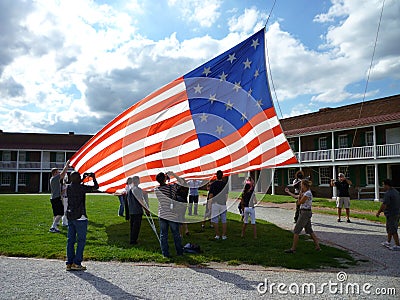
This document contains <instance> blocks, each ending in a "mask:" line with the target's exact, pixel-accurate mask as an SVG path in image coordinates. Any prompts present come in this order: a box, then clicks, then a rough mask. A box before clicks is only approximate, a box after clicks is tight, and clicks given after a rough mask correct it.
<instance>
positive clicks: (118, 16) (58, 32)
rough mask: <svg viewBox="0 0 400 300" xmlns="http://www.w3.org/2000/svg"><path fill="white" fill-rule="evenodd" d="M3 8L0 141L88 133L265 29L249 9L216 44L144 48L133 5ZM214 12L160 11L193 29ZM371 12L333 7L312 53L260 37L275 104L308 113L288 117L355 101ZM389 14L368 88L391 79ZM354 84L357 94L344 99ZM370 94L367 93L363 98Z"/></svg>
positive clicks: (393, 57)
mask: <svg viewBox="0 0 400 300" xmlns="http://www.w3.org/2000/svg"><path fill="white" fill-rule="evenodd" d="M353 2H354V4H353ZM364 2H368V3H364ZM10 3H11V4H10V5H8V6H4V5H3V6H2V3H0V97H1V98H0V112H2V117H1V118H0V122H1V123H0V126H1V127H0V129H2V130H5V131H28V130H29V131H37V132H41V131H50V132H68V131H75V132H77V133H79V132H81V133H83V132H85V133H94V132H96V131H97V130H99V129H100V128H101V127H103V126H104V125H105V123H106V122H108V121H110V120H111V119H112V118H113V117H115V116H116V115H117V114H118V113H120V112H122V111H123V110H124V109H125V108H127V107H129V106H131V105H132V104H134V103H135V102H136V101H138V100H140V99H142V98H143V97H145V96H146V95H147V94H149V93H151V92H152V91H154V90H156V89H157V88H159V87H160V86H162V85H164V84H166V83H168V82H170V81H171V80H173V79H175V78H177V77H179V76H181V75H183V74H185V73H186V72H188V71H190V70H191V69H193V68H194V67H196V66H198V65H200V64H202V63H204V62H205V61H207V60H208V59H211V58H213V57H214V56H216V55H217V54H219V53H222V52H223V51H225V50H228V49H229V48H231V47H232V46H233V45H235V44H237V43H238V42H240V41H242V40H243V39H244V38H246V37H247V36H248V35H249V34H251V33H253V32H255V30H257V29H260V28H262V27H263V26H264V23H265V20H266V15H265V14H264V13H262V12H260V11H258V10H257V9H256V8H248V9H235V10H231V11H230V13H229V15H231V14H235V15H234V16H233V17H231V18H230V19H229V20H227V22H228V26H229V33H228V34H227V35H226V36H225V37H223V38H219V39H217V38H213V37H212V36H211V35H203V36H197V37H193V38H190V39H186V40H179V38H178V36H180V34H179V31H178V32H177V33H174V32H172V33H171V32H169V33H168V34H165V36H163V37H161V38H159V39H151V38H148V37H145V36H144V34H143V33H139V32H138V29H137V28H136V25H135V22H136V21H135V17H134V14H135V9H136V10H137V13H141V14H143V13H145V12H144V11H143V10H140V9H141V6H140V2H139V1H134V0H132V1H131V2H130V3H128V4H127V5H130V7H131V10H129V9H127V10H125V9H121V8H119V9H118V8H116V7H111V6H109V5H99V4H96V2H94V1H91V0H79V1H78V0H74V1H68V2H67V1H61V2H53V1H45V0H39V1H36V2H34V4H29V5H28V4H27V2H25V1H22V2H21V3H20V2H18V1H12V2H10ZM221 3H222V2H221V1H183V0H170V1H169V5H170V6H172V7H174V8H177V9H178V7H181V9H182V16H185V14H187V15H188V18H189V19H190V21H191V22H196V23H198V24H199V25H200V26H203V27H207V26H211V25H212V24H214V25H215V23H214V22H215V21H216V20H217V19H218V18H219V15H220V12H219V11H220V9H221ZM371 3H372V4H371ZM379 3H380V2H379V1H361V0H351V1H348V0H343V1H333V6H332V8H331V9H329V11H328V12H327V13H326V14H325V15H324V14H320V15H318V16H316V17H315V19H314V20H315V21H316V22H319V23H321V22H328V21H329V22H330V24H329V25H330V27H329V28H328V29H327V30H326V32H325V34H324V35H323V37H324V39H323V41H324V44H322V45H320V46H321V47H319V48H318V49H316V50H311V49H308V48H307V47H305V46H304V44H303V43H302V41H301V40H299V39H298V38H295V37H294V36H293V35H292V34H290V33H289V32H287V31H285V30H283V29H282V28H281V25H280V23H279V22H281V21H277V22H275V23H274V24H272V25H271V26H270V27H269V28H268V31H267V41H268V50H269V57H270V63H271V68H272V75H273V79H274V84H275V87H276V89H277V91H276V92H277V94H278V99H279V101H281V100H282V101H285V100H288V99H293V98H296V97H299V96H301V97H302V98H303V99H304V98H305V95H307V96H309V97H310V103H311V106H308V105H304V104H302V103H300V104H299V105H297V106H295V107H293V108H292V111H291V113H290V115H293V114H299V113H304V112H309V109H310V108H312V107H317V106H318V104H319V103H334V102H336V103H340V102H341V101H343V100H344V99H361V98H362V97H363V93H362V92H363V88H362V86H361V85H362V84H363V82H364V80H365V78H366V74H367V70H368V67H369V64H370V59H371V55H372V44H373V41H374V38H375V32H376V27H377V21H378V17H379V13H380V6H379V5H378V4H379ZM399 11H400V4H399V2H398V1H394V0H386V7H385V11H384V17H383V22H382V24H381V32H380V35H379V41H378V45H377V52H376V57H375V62H374V69H373V70H372V73H371V80H377V79H385V78H393V79H397V80H398V79H400V78H399V76H400V75H399V74H400V63H399V62H400V49H399V48H398V46H397V44H396V43H394V42H393V41H398V40H400V36H399V34H400V33H399V30H398V28H400V20H399V18H398V12H399ZM195 12H197V13H195ZM203 12H206V13H204V14H203ZM338 20H339V21H338ZM142 34H143V35H142ZM360 82H361V83H360ZM354 83H357V84H358V85H360V86H361V88H360V89H359V90H356V91H355V90H354V89H350V88H349V85H350V84H354ZM378 92H379V90H377V89H376V88H374V90H373V91H368V94H367V95H368V96H373V95H376V94H378ZM323 105H325V104H323ZM3 112H4V113H3ZM5 118H6V120H5ZM4 120H5V121H4ZM82 124H84V126H82Z"/></svg>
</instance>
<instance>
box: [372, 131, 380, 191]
mask: <svg viewBox="0 0 400 300" xmlns="http://www.w3.org/2000/svg"><path fill="white" fill-rule="evenodd" d="M372 137H373V141H374V159H376V130H375V125H374V126H372ZM375 171H376V170H375ZM378 198H379V197H378Z"/></svg>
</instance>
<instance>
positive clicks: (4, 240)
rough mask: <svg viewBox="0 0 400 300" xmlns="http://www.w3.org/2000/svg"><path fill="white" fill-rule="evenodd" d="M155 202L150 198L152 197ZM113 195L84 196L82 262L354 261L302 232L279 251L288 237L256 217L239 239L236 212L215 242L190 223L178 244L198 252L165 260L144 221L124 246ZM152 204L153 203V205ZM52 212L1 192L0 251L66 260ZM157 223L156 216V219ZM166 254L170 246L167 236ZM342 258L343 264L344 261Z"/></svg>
mask: <svg viewBox="0 0 400 300" xmlns="http://www.w3.org/2000/svg"><path fill="white" fill-rule="evenodd" d="M151 202H152V205H154V203H155V201H151ZM118 206H119V201H118V198H117V197H115V196H111V195H88V196H87V212H88V216H89V227H88V234H87V244H86V248H85V253H84V259H85V260H97V261H112V260H115V261H131V262H158V263H163V262H175V263H179V264H207V263H209V262H227V263H228V264H243V263H246V264H257V265H262V266H280V267H286V268H294V269H307V268H321V267H345V265H343V264H346V263H347V265H349V264H355V263H356V262H355V261H354V260H353V258H352V257H351V256H350V255H349V254H348V253H347V252H344V251H342V250H339V249H336V248H332V247H328V246H324V245H322V249H323V251H321V252H315V251H314V246H313V243H312V242H310V239H309V238H308V237H306V236H302V237H301V240H300V243H299V247H298V251H297V253H296V254H295V255H288V254H284V253H283V250H284V249H287V248H289V247H290V245H291V242H292V238H293V235H292V233H291V232H289V231H286V230H282V229H280V228H278V227H277V226H275V225H273V224H271V223H268V222H265V221H260V220H259V221H258V224H257V231H258V239H257V240H254V239H253V238H252V234H251V228H248V232H247V236H246V238H241V237H240V232H241V226H242V222H240V219H239V216H238V215H236V214H231V213H229V214H228V219H229V220H228V239H227V240H225V241H215V240H214V239H213V237H214V231H213V229H211V228H206V229H205V230H204V231H202V229H201V226H200V223H192V224H189V230H190V236H188V237H186V236H185V237H184V238H183V244H185V243H188V242H192V243H196V244H199V245H200V247H201V249H202V253H201V254H190V255H189V254H185V255H184V256H183V257H176V256H173V258H172V259H170V260H168V259H166V258H164V257H163V256H162V255H161V250H160V246H159V244H158V240H157V238H156V237H155V235H154V233H153V231H152V230H151V228H150V226H149V224H148V223H147V221H146V219H144V220H143V222H142V229H141V232H140V235H139V244H138V245H136V246H131V245H129V222H127V221H126V220H125V219H124V218H121V217H118V216H117V210H118ZM153 208H154V207H153ZM51 220H52V211H51V205H50V201H49V196H48V195H23V194H16V195H0V224H1V226H0V254H1V255H7V256H22V257H42V258H56V259H62V260H63V259H65V247H66V234H67V229H66V228H62V229H61V227H60V229H61V233H60V234H54V233H49V231H48V230H49V228H50V225H51V223H52V221H51ZM155 223H156V226H158V220H157V219H155ZM170 252H171V254H172V255H174V254H175V249H174V246H173V242H172V237H170ZM343 261H345V262H346V263H344V262H343Z"/></svg>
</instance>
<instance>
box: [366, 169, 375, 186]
mask: <svg viewBox="0 0 400 300" xmlns="http://www.w3.org/2000/svg"><path fill="white" fill-rule="evenodd" d="M365 169H366V170H365V171H366V173H367V185H374V184H375V167H374V166H366V167H365Z"/></svg>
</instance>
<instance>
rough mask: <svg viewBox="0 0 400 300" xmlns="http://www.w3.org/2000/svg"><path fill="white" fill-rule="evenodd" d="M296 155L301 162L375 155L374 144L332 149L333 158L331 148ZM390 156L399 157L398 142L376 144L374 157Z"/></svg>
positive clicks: (370, 157) (371, 157)
mask: <svg viewBox="0 0 400 300" xmlns="http://www.w3.org/2000/svg"><path fill="white" fill-rule="evenodd" d="M296 156H297V158H300V160H301V162H313V161H333V160H350V159H373V158H374V157H375V149H374V146H364V147H352V148H340V149H334V150H333V158H332V149H328V150H317V151H305V152H300V153H299V152H297V153H296ZM392 157H398V158H400V143H397V144H386V145H377V146H376V158H392Z"/></svg>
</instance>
